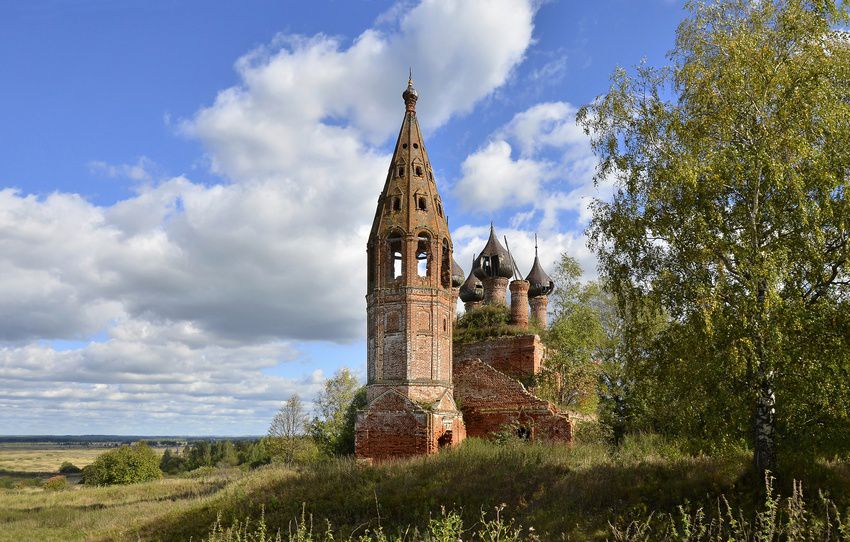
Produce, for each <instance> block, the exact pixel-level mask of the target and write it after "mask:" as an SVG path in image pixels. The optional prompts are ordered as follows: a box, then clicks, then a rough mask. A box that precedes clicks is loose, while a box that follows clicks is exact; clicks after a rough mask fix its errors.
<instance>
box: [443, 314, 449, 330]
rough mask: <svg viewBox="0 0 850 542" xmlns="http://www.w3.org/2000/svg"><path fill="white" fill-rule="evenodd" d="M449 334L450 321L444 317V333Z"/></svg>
mask: <svg viewBox="0 0 850 542" xmlns="http://www.w3.org/2000/svg"><path fill="white" fill-rule="evenodd" d="M448 332H449V321H448V319H447V318H446V317H445V316H444V317H443V333H448Z"/></svg>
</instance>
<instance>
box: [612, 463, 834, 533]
mask: <svg viewBox="0 0 850 542" xmlns="http://www.w3.org/2000/svg"><path fill="white" fill-rule="evenodd" d="M611 533H612V536H613V538H612V540H613V541H614V542H850V524H848V523H846V522H845V521H844V520H842V519H841V514H840V513H839V511H838V507H837V506H836V505H835V503H833V502H832V501H831V500H830V499H829V498H827V497H826V496H825V495H824V494H823V493H819V495H818V500H817V505H816V507H815V510H809V509H808V508H807V505H806V502H805V499H804V498H803V484H802V483H801V482H798V481H795V482H794V484H793V491H792V494H791V496H790V497H788V498H786V499H782V498H781V496H780V495H779V494H778V493H777V492H776V490H775V488H774V478H773V477H772V476H771V475H770V473H768V474H767V475H766V476H765V499H764V503H763V505H762V507H761V509H760V510H759V511H758V512H756V514H755V518H754V519H753V520H752V521H748V520H747V519H746V518H745V514H744V512H743V511H741V510H737V511H736V510H735V509H733V507H732V506H731V505H730V504H729V501H728V500H726V498H725V497H720V498H719V499H718V503H717V509H716V510H713V511H712V514H711V515H710V516H709V514H708V513H706V511H705V510H704V509H703V508H697V509H696V510H691V509H690V508H689V507H687V506H684V505H683V506H679V507H678V514H677V515H673V516H666V517H665V516H664V515H663V514H662V515H659V516H658V517H657V518H656V517H653V515H652V514H651V515H650V516H649V517H648V518H647V519H645V520H635V521H632V522H631V523H629V524H628V525H626V526H625V527H617V526H615V525H611Z"/></svg>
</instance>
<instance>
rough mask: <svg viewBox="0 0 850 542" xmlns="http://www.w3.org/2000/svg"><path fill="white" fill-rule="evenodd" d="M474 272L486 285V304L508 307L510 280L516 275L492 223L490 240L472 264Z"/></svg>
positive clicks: (508, 254)
mask: <svg viewBox="0 0 850 542" xmlns="http://www.w3.org/2000/svg"><path fill="white" fill-rule="evenodd" d="M472 272H473V273H474V274H475V276H476V277H478V278H479V279H481V282H482V283H483V284H484V303H485V304H487V305H491V304H493V305H495V304H499V305H506V304H507V291H506V290H507V287H508V280H510V278H511V277H512V276H513V274H514V267H513V259H512V258H511V255H510V253H509V252H508V251H507V249H506V248H505V247H503V246H502V243H500V242H499V239H498V238H497V237H496V231H495V229H494V228H493V224H492V223H490V238H489V239H488V240H487V244H486V245H484V250H482V251H481V254H479V255H478V257H477V258H476V259H475V261H474V262H473V263H472Z"/></svg>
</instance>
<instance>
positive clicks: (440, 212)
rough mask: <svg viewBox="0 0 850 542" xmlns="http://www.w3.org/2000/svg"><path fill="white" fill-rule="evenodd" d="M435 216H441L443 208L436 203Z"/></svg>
mask: <svg viewBox="0 0 850 542" xmlns="http://www.w3.org/2000/svg"><path fill="white" fill-rule="evenodd" d="M437 214H438V215H440V216H443V206H442V205H440V202H437Z"/></svg>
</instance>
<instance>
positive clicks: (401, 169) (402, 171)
mask: <svg viewBox="0 0 850 542" xmlns="http://www.w3.org/2000/svg"><path fill="white" fill-rule="evenodd" d="M398 176H399V177H404V166H398Z"/></svg>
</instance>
